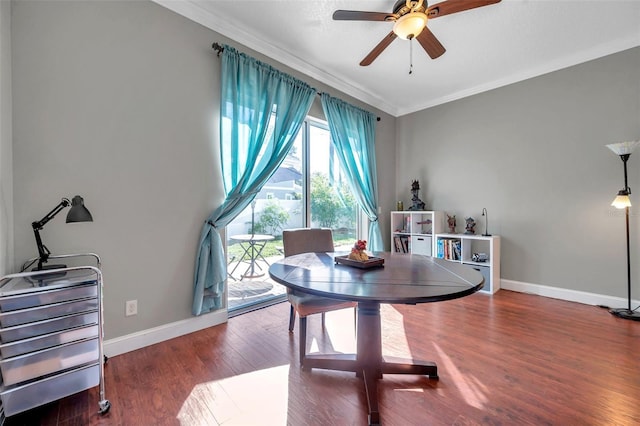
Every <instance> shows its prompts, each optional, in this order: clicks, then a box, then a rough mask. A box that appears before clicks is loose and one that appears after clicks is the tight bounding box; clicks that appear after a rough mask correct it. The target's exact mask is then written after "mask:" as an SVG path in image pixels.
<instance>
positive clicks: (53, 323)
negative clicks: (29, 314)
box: [0, 310, 98, 343]
mask: <svg viewBox="0 0 640 426" xmlns="http://www.w3.org/2000/svg"><path fill="white" fill-rule="evenodd" d="M97 323H98V311H97V310H95V311H91V312H85V313H82V314H73V315H66V316H64V317H58V318H52V319H48V320H44V321H38V322H32V323H29V324H24V325H18V326H15V327H8V328H0V342H2V343H8V342H14V341H16V340H21V339H28V338H30V337H35V336H41V335H43V334H49V333H53V332H56V331H62V330H67V329H69V328H73V327H77V326H80V325H87V324H97Z"/></svg>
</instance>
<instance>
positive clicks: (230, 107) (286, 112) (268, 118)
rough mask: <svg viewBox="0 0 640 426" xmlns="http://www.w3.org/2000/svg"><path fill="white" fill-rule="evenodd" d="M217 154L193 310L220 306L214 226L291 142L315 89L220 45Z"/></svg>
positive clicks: (251, 194) (222, 271)
mask: <svg viewBox="0 0 640 426" xmlns="http://www.w3.org/2000/svg"><path fill="white" fill-rule="evenodd" d="M221 80H222V85H221V95H220V156H221V163H222V180H223V183H224V190H225V195H226V198H225V200H224V202H223V203H222V205H221V206H219V207H218V208H216V209H215V210H214V211H213V213H211V215H210V216H209V217H208V218H207V220H206V222H205V224H204V227H203V228H202V233H201V235H200V244H199V247H198V255H197V258H196V266H195V274H194V297H193V309H192V311H193V314H194V315H200V314H203V313H206V312H210V311H212V310H215V309H219V308H221V307H222V302H223V300H222V296H223V291H224V282H225V279H226V276H227V263H226V260H225V253H224V246H223V244H222V238H221V237H220V230H221V229H223V228H224V227H225V226H227V225H228V224H229V222H231V221H232V220H233V219H234V218H235V217H236V216H237V215H238V214H239V213H240V212H242V211H243V210H244V209H245V207H247V206H248V205H249V203H251V201H253V199H254V198H255V196H256V194H257V193H258V192H259V191H260V189H261V188H262V186H263V185H264V184H265V183H266V182H267V181H268V180H269V178H270V177H271V175H272V174H273V173H274V172H275V171H276V170H277V168H278V167H279V166H280V164H281V163H282V161H283V160H284V158H285V157H286V155H287V152H288V151H289V149H290V148H291V146H292V145H293V142H294V139H295V136H296V135H297V134H298V131H299V130H300V126H301V125H302V123H303V121H304V118H305V117H306V115H307V113H308V112H309V108H310V107H311V103H312V102H313V97H314V96H315V94H316V91H315V89H313V88H311V87H310V86H309V85H307V84H306V83H304V82H302V81H299V80H296V79H295V78H293V77H291V76H289V75H287V74H284V73H282V72H280V71H278V70H276V69H274V68H273V67H271V66H270V65H267V64H264V63H262V62H260V61H258V60H256V59H254V58H252V57H250V56H247V55H245V54H243V53H240V52H238V51H237V50H235V49H234V48H233V47H230V46H226V45H225V46H224V51H223V52H222V69H221Z"/></svg>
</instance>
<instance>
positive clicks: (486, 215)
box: [482, 207, 491, 237]
mask: <svg viewBox="0 0 640 426" xmlns="http://www.w3.org/2000/svg"><path fill="white" fill-rule="evenodd" d="M482 216H484V234H482V236H483V237H490V236H491V234H490V233H489V213H487V209H485V208H484V207H483V208H482Z"/></svg>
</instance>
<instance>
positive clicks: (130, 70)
mask: <svg viewBox="0 0 640 426" xmlns="http://www.w3.org/2000/svg"><path fill="white" fill-rule="evenodd" d="M12 25H13V45H12V48H13V55H14V56H13V57H14V60H13V120H14V127H13V140H14V145H13V150H14V163H13V166H14V170H13V179H14V212H15V259H16V260H15V262H16V263H21V262H22V261H24V260H25V259H27V258H30V257H33V256H34V255H35V254H36V247H35V242H34V239H33V235H32V231H31V227H30V223H31V221H33V220H38V219H40V218H41V217H42V216H44V215H45V214H46V213H47V212H48V211H49V210H50V209H51V208H52V207H53V206H55V205H56V204H57V203H58V202H59V201H60V198H61V197H63V196H65V197H71V196H73V195H75V194H81V195H83V196H84V198H85V203H86V205H87V207H88V208H89V209H90V210H91V212H92V213H93V217H94V222H93V223H79V224H68V225H67V224H65V223H64V214H60V217H56V218H55V219H54V220H53V221H51V222H50V223H49V224H48V225H47V226H46V227H45V229H44V231H43V233H42V235H43V239H44V240H45V244H47V245H48V247H49V248H50V249H51V251H52V252H55V253H77V252H84V251H93V252H96V253H98V254H100V256H101V257H102V260H103V270H104V277H105V327H106V330H105V331H106V337H107V338H114V337H118V336H123V335H126V334H129V333H133V332H136V331H141V330H145V329H148V328H151V327H155V326H159V325H163V324H167V323H171V322H174V321H178V320H182V319H188V318H190V317H191V301H192V294H193V292H192V280H193V267H194V263H195V260H194V259H195V254H196V246H197V243H198V239H199V234H200V230H201V226H202V224H203V222H204V220H205V218H206V217H207V215H208V214H209V213H210V211H211V210H212V208H213V207H214V206H215V205H216V204H217V203H219V202H220V200H221V196H222V188H221V183H220V182H219V178H218V176H219V175H220V172H219V164H218V151H217V149H216V147H217V143H218V137H217V117H218V104H219V81H220V76H219V68H220V61H219V59H218V58H217V57H216V55H215V52H214V51H213V50H212V49H211V44H212V42H214V41H217V42H220V43H225V42H226V43H230V44H233V43H232V42H230V41H229V40H227V39H225V38H224V37H222V36H220V35H219V34H217V33H215V32H213V31H211V30H208V29H206V28H204V27H202V26H200V25H198V24H195V23H193V22H191V21H189V20H187V19H185V18H183V17H181V16H178V15H176V14H175V13H173V12H171V11H169V10H166V9H164V8H163V7H161V6H159V5H157V4H154V3H150V2H147V1H132V2H113V1H107V2H102V1H92V2H77V1H56V2H48V1H16V2H14V3H13V20H12ZM236 47H238V48H239V49H241V50H243V51H245V52H247V53H248V54H252V55H254V56H256V57H258V58H259V59H262V60H265V61H267V62H270V63H272V64H273V65H275V66H276V67H278V68H279V69H281V70H283V71H285V72H291V73H292V74H294V75H297V76H299V77H301V78H303V79H305V81H307V82H308V83H310V84H311V85H313V86H314V87H316V88H318V89H319V90H327V91H329V92H330V93H332V94H333V95H334V96H340V97H343V98H344V99H345V100H347V101H351V102H354V103H356V104H359V105H360V106H364V107H366V105H362V104H361V103H358V102H355V101H354V100H352V99H349V98H348V97H346V96H343V95H341V94H340V93H336V92H335V91H332V90H328V88H326V87H325V86H323V85H322V84H320V83H318V82H316V81H313V80H311V79H310V78H305V77H304V76H300V75H299V74H297V73H294V72H292V71H291V70H289V69H287V68H286V67H284V66H282V65H279V64H276V63H274V62H273V61H271V60H269V59H268V58H264V57H262V56H260V55H258V54H256V53H255V52H251V51H250V50H248V49H246V48H243V47H242V46H237V45H236ZM313 111H314V112H315V114H316V115H320V114H318V111H321V109H320V108H319V103H317V102H316V105H314V109H313ZM373 112H374V113H376V114H378V115H380V116H381V117H382V121H381V122H379V124H378V138H377V155H378V158H379V161H380V159H384V164H386V165H390V167H389V166H387V167H386V168H385V167H384V165H381V167H380V168H381V173H380V175H379V179H380V183H381V187H380V192H381V194H383V197H382V199H383V203H382V208H383V211H385V212H386V211H388V210H389V209H390V208H391V205H392V203H393V198H394V192H395V191H394V188H395V186H394V185H395V184H394V173H395V170H394V168H393V165H394V164H395V161H394V156H395V145H394V138H395V119H394V118H393V117H390V116H388V115H386V114H384V113H381V112H379V111H375V110H373ZM65 213H66V212H65ZM383 218H384V219H385V220H386V222H388V218H386V215H384V216H383ZM383 225H385V223H384V222H383ZM385 234H386V232H385ZM386 238H387V240H388V236H386ZM129 299H137V300H138V312H139V313H138V315H137V316H135V317H127V318H125V316H124V302H125V301H126V300H129Z"/></svg>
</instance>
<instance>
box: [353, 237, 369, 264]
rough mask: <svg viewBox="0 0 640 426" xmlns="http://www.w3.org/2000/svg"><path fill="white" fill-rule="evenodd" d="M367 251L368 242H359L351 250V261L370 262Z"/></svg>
mask: <svg viewBox="0 0 640 426" xmlns="http://www.w3.org/2000/svg"><path fill="white" fill-rule="evenodd" d="M366 249H367V241H366V240H358V241H356V242H355V244H354V245H353V247H352V248H351V253H349V256H348V257H349V259H351V260H357V261H359V262H366V261H367V260H369V255H368V254H367V253H366V251H365V250H366Z"/></svg>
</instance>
